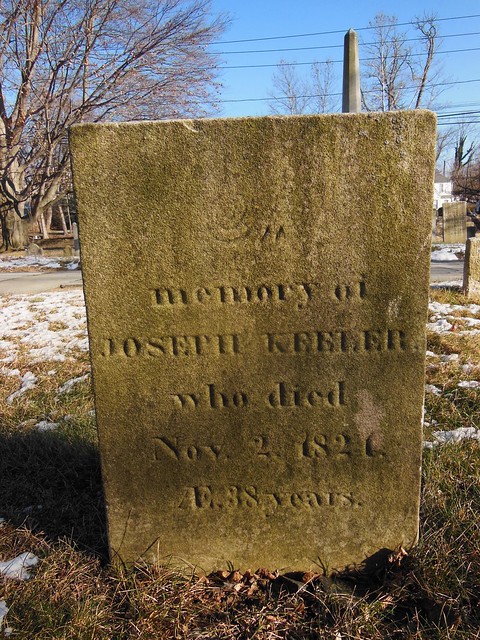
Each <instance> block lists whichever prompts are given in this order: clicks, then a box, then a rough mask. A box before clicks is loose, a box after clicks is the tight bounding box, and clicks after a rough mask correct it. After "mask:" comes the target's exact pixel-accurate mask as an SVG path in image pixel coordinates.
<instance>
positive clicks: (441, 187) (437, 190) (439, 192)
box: [433, 170, 454, 209]
mask: <svg viewBox="0 0 480 640" xmlns="http://www.w3.org/2000/svg"><path fill="white" fill-rule="evenodd" d="M453 200H454V198H453V196H452V181H451V180H449V179H448V178H446V177H445V176H444V175H443V174H442V173H440V171H436V170H435V182H434V188H433V206H434V208H435V209H440V207H443V204H444V203H445V202H453Z"/></svg>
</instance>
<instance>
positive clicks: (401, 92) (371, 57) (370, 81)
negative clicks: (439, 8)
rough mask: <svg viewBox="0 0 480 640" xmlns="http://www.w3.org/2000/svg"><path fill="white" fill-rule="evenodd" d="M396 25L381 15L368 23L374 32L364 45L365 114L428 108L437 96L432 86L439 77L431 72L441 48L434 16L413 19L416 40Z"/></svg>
mask: <svg viewBox="0 0 480 640" xmlns="http://www.w3.org/2000/svg"><path fill="white" fill-rule="evenodd" d="M397 22H398V20H397V18H396V17H395V16H387V15H385V14H383V13H380V14H378V15H376V16H375V18H374V20H373V21H372V22H370V23H369V24H370V26H371V27H372V28H373V30H372V33H371V34H370V35H369V36H368V38H369V42H367V43H365V44H364V45H363V46H364V50H365V51H366V52H367V57H366V59H365V60H364V62H363V68H364V72H363V82H362V85H363V86H362V102H363V106H364V108H365V109H366V110H367V111H391V110H395V109H418V108H420V107H422V106H423V107H428V106H431V105H432V103H433V101H434V100H435V99H436V98H437V97H438V95H439V93H440V91H439V88H438V82H434V81H435V80H437V81H438V80H439V76H440V73H441V72H440V70H439V69H435V68H434V66H435V65H434V63H435V53H436V51H437V49H438V47H439V44H440V42H439V36H438V29H437V26H436V23H435V16H433V15H425V16H423V17H421V18H414V20H413V21H412V25H413V26H414V28H415V30H416V33H417V36H416V37H415V38H408V37H407V34H406V33H405V32H403V31H399V30H398V28H397ZM412 41H413V42H414V43H415V45H412V44H411V43H412ZM435 85H437V86H435Z"/></svg>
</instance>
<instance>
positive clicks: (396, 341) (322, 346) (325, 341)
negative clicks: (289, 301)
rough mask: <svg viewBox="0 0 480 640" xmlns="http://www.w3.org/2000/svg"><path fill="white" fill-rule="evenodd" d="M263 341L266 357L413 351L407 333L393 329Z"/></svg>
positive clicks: (313, 333) (297, 335) (276, 337)
mask: <svg viewBox="0 0 480 640" xmlns="http://www.w3.org/2000/svg"><path fill="white" fill-rule="evenodd" d="M264 338H265V342H264V344H265V346H266V349H267V353H276V354H279V353H286V354H295V353H301V354H305V353H362V352H375V351H408V350H409V349H412V350H413V351H415V350H416V346H415V345H414V344H413V342H412V340H410V339H409V336H408V335H407V333H406V332H405V331H399V330H397V329H383V330H367V331H301V332H297V333H267V334H265V335H264Z"/></svg>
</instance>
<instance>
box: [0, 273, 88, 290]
mask: <svg viewBox="0 0 480 640" xmlns="http://www.w3.org/2000/svg"><path fill="white" fill-rule="evenodd" d="M71 286H82V273H81V271H78V270H75V271H48V272H43V273H38V272H37V273H34V272H31V273H29V272H25V271H0V295H2V294H6V293H41V292H43V291H51V290H52V289H58V287H71Z"/></svg>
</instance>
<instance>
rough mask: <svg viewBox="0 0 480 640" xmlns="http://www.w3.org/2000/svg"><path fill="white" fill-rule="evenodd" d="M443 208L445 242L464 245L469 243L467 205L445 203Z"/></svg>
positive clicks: (464, 203)
mask: <svg viewBox="0 0 480 640" xmlns="http://www.w3.org/2000/svg"><path fill="white" fill-rule="evenodd" d="M442 208H443V241H444V242H447V243H449V244H451V243H453V244H455V243H462V244H464V243H465V242H466V241H467V203H466V202H445V203H444V205H443V207H442Z"/></svg>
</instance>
